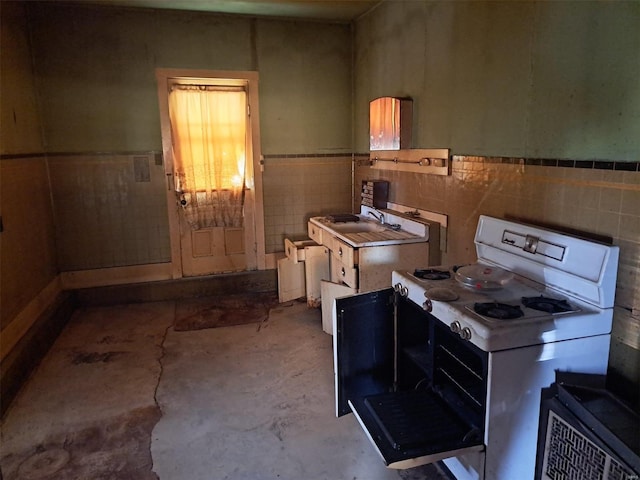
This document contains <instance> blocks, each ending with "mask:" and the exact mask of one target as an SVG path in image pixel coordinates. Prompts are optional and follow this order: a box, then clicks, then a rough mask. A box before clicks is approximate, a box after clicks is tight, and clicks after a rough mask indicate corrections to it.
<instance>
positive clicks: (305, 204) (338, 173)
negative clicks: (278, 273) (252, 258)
mask: <svg viewBox="0 0 640 480" xmlns="http://www.w3.org/2000/svg"><path fill="white" fill-rule="evenodd" d="M351 166H352V159H351V156H350V155H344V154H336V155H332V154H328V155H323V154H318V155H296V154H288V155H280V154H273V155H265V160H264V172H263V177H262V178H263V191H264V221H265V244H266V245H265V249H266V253H274V252H282V251H284V239H285V238H287V237H288V238H291V239H293V240H299V239H304V238H307V221H308V219H309V218H310V217H313V216H316V215H323V214H327V213H337V212H350V211H351V201H352V200H351V168H352V167H351Z"/></svg>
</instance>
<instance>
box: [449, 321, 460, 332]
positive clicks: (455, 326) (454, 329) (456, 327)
mask: <svg viewBox="0 0 640 480" xmlns="http://www.w3.org/2000/svg"><path fill="white" fill-rule="evenodd" d="M449 328H450V329H451V331H452V332H453V333H460V322H459V321H457V320H456V321H455V322H451V325H449Z"/></svg>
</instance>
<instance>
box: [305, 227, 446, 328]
mask: <svg viewBox="0 0 640 480" xmlns="http://www.w3.org/2000/svg"><path fill="white" fill-rule="evenodd" d="M308 234H309V237H310V238H311V239H313V240H314V241H316V242H321V243H322V245H323V246H325V247H326V248H327V249H328V251H329V261H328V263H329V265H330V268H329V271H330V277H329V278H330V281H323V282H321V300H322V301H321V304H322V328H323V330H324V331H325V332H327V333H329V334H333V324H334V319H335V306H334V305H335V299H336V298H340V297H344V296H348V295H352V294H355V293H361V292H369V291H372V290H378V289H382V288H386V287H390V286H391V272H392V271H393V270H413V269H415V268H422V267H426V266H427V265H429V242H428V241H427V239H426V238H425V239H424V241H418V242H414V243H401V244H383V245H368V246H362V247H357V246H353V245H350V244H348V243H346V242H345V241H343V240H342V239H340V238H338V237H337V235H335V234H333V232H332V231H331V230H330V229H328V228H326V229H325V228H323V227H322V226H320V225H318V224H316V223H313V222H311V221H310V222H309V224H308ZM436 248H438V247H436Z"/></svg>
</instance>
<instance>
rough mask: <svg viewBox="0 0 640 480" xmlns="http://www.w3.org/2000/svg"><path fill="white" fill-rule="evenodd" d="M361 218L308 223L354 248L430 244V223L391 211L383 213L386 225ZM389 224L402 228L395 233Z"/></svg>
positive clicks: (364, 217)
mask: <svg viewBox="0 0 640 480" xmlns="http://www.w3.org/2000/svg"><path fill="white" fill-rule="evenodd" d="M365 208H366V207H363V213H362V214H359V215H358V217H359V218H360V221H359V222H346V223H333V222H331V221H329V220H328V219H327V218H326V217H312V218H311V219H310V220H309V221H310V222H312V223H313V224H315V225H317V226H318V227H320V228H322V229H324V230H326V231H328V232H329V233H331V234H332V235H335V236H336V237H338V238H339V239H340V240H342V241H343V242H345V243H347V244H349V245H351V246H352V247H355V248H360V247H375V246H384V245H400V244H404V243H419V242H427V241H429V223H428V222H427V223H425V222H420V221H416V220H413V219H409V218H405V217H403V216H400V215H396V214H394V213H393V212H392V211H389V210H380V211H381V212H382V213H383V214H384V215H385V225H383V224H381V223H380V222H378V221H377V220H375V219H373V217H369V216H368V215H367V213H366V212H367V211H364V209H365ZM390 224H398V225H400V230H393V229H392V228H390V226H389V225H390Z"/></svg>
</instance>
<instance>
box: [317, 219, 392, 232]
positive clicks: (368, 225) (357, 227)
mask: <svg viewBox="0 0 640 480" xmlns="http://www.w3.org/2000/svg"><path fill="white" fill-rule="evenodd" d="M328 227H329V228H330V229H331V230H335V231H336V232H340V233H363V232H384V231H385V230H387V227H385V226H384V225H381V224H380V223H377V222H368V221H360V222H348V223H331V224H328Z"/></svg>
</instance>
